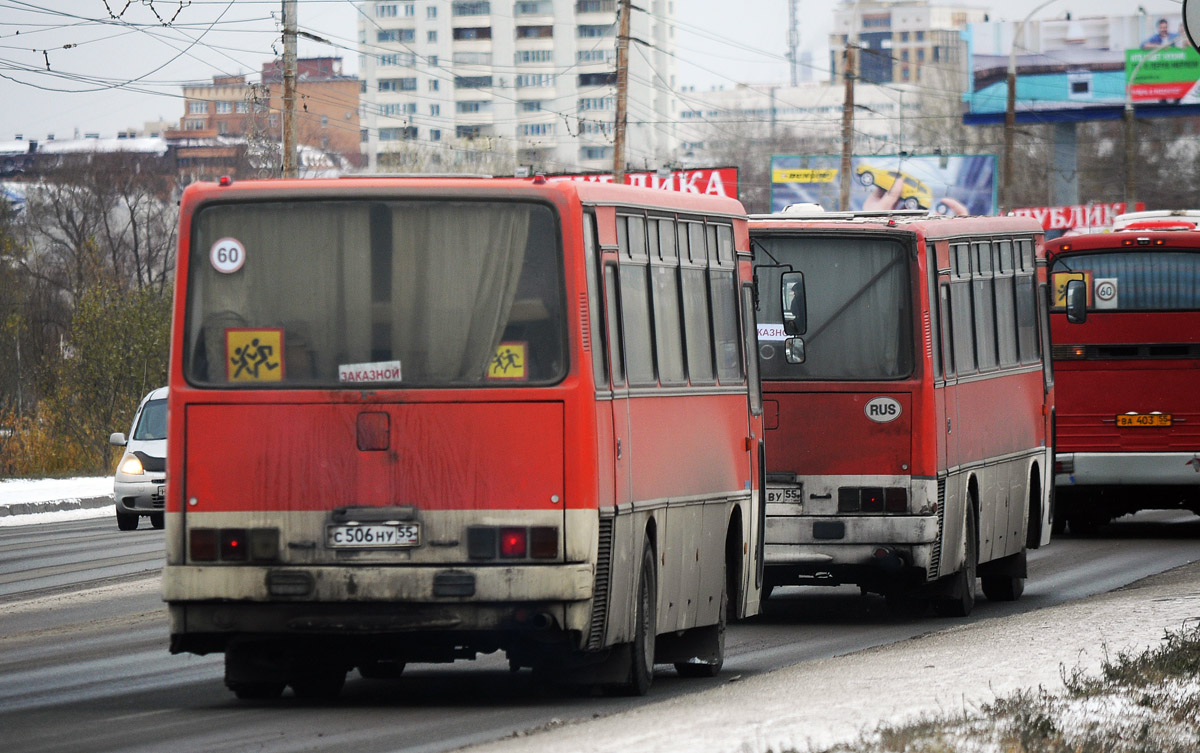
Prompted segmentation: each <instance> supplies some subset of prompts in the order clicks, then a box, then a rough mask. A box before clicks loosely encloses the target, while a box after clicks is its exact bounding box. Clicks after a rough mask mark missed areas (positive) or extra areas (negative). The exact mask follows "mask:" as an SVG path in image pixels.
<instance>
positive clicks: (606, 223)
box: [596, 207, 640, 543]
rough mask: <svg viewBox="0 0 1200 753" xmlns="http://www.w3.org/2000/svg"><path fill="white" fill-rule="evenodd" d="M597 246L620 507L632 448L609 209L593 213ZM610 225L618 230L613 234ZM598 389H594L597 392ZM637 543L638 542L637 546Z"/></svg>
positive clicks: (629, 489)
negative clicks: (598, 241) (597, 229)
mask: <svg viewBox="0 0 1200 753" xmlns="http://www.w3.org/2000/svg"><path fill="white" fill-rule="evenodd" d="M596 214H597V219H598V220H599V237H600V244H601V246H600V247H601V256H600V259H601V264H600V269H601V281H600V282H601V285H602V286H603V289H604V324H603V327H604V330H605V343H606V345H607V347H608V365H609V369H608V370H609V374H608V377H609V380H610V386H611V389H612V400H611V411H612V412H611V420H612V448H611V450H610V451H611V453H612V455H611V456H612V458H613V474H614V475H613V504H614V505H617V506H618V507H620V506H621V505H628V504H629V503H630V502H632V501H633V470H632V464H631V463H630V456H631V452H632V451H633V447H632V446H631V443H630V436H629V434H630V432H629V386H628V381H627V378H626V370H625V349H624V345H623V340H624V333H623V331H622V327H621V279H620V268H619V267H618V264H617V256H618V254H617V248H618V247H617V238H618V236H619V237H621V238H625V237H626V228H625V218H624V217H619V216H616V213H615V210H614V209H612V208H610V207H599V208H597V210H596ZM614 225H615V226H616V227H619V228H620V229H619V230H616V231H615V232H614ZM599 387H600V386H599V385H597V388H598V389H599ZM639 543H640V542H639Z"/></svg>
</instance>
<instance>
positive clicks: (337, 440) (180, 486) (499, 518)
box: [163, 177, 763, 698]
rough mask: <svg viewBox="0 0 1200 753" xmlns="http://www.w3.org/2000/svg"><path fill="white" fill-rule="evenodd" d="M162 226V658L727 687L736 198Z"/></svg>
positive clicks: (746, 610)
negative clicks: (696, 680)
mask: <svg viewBox="0 0 1200 753" xmlns="http://www.w3.org/2000/svg"><path fill="white" fill-rule="evenodd" d="M180 212H181V215H180V223H181V224H180V236H179V238H180V249H179V266H178V273H177V278H176V291H175V309H174V324H173V335H172V337H173V340H172V351H171V363H170V387H171V391H170V398H169V403H168V407H169V415H170V422H169V432H168V433H169V440H168V441H169V445H168V447H169V453H168V457H169V459H170V460H169V462H170V469H169V473H168V474H167V477H168V479H169V482H168V487H167V501H166V527H167V564H166V568H165V570H164V574H163V590H164V599H165V600H166V601H167V603H168V605H169V612H170V631H171V650H172V652H176V653H178V652H192V653H197V654H204V653H210V652H224V654H225V682H226V685H227V686H228V687H229V688H230V689H231V690H233V691H234V692H235V693H236V694H237V695H238V696H239V697H244V698H246V697H257V698H263V697H275V696H278V695H279V694H280V693H282V692H283V690H284V688H285V686H288V685H290V686H291V687H292V689H293V692H294V693H295V694H296V695H298V696H302V697H304V696H309V697H329V696H333V695H336V694H337V693H338V692H340V690H341V687H342V685H343V683H344V681H345V677H346V674H347V672H348V671H349V670H350V669H351V668H358V670H359V671H360V673H361V674H362V675H364V676H371V677H381V676H382V677H385V676H394V675H396V674H397V673H399V672H400V671H402V670H403V668H404V667H405V665H406V664H408V663H410V662H449V661H454V660H455V659H460V658H475V656H476V655H477V654H479V653H487V652H493V651H498V650H502V651H504V652H506V654H507V657H508V661H509V663H510V666H512V667H513V668H514V669H516V668H521V667H532V668H533V669H534V670H535V671H542V672H547V673H549V674H551V675H553V676H554V677H555V678H560V677H561V678H562V679H564V680H566V681H569V682H580V683H588V684H596V685H605V686H612V687H615V688H619V689H622V690H624V691H626V692H629V693H638V694H640V693H644V692H645V691H646V689H647V688H648V686H649V684H650V681H651V679H652V677H653V668H654V664H656V663H660V664H664V663H665V664H674V665H675V667H676V669H677V671H678V672H679V673H680V674H682V675H690V676H706V675H713V674H715V673H716V672H717V671H718V670H719V669H720V667H721V663H722V661H723V655H724V654H723V652H724V632H725V623H726V620H727V619H731V618H738V617H742V616H745V615H748V614H753V613H755V612H756V611H757V609H758V602H759V594H760V584H761V579H762V573H761V568H760V566H759V565H760V563H761V545H760V544H759V541H760V539H761V530H762V522H761V519H760V516H761V515H762V512H761V504H760V502H759V498H758V491H759V489H760V488H761V481H760V475H761V468H762V463H761V457H762V452H763V451H762V446H761V443H762V430H761V420H762V419H761V395H760V394H759V391H758V375H757V372H756V366H757V362H756V361H755V360H754V359H753V358H751V359H749V360H748V361H747V358H746V352H747V348H746V345H745V344H746V343H747V342H752V338H753V335H754V332H755V326H754V318H753V317H754V311H753V303H752V302H753V295H752V292H753V291H752V287H751V279H752V278H751V264H750V256H749V247H748V242H749V241H748V236H747V232H746V221H745V214H744V212H743V209H742V207H741V204H739V203H738V202H737V201H734V200H730V199H724V198H714V197H705V196H690V195H686V194H682V193H674V192H665V191H652V190H649V189H638V188H632V187H627V186H612V185H602V184H595V183H575V182H556V183H547V182H546V181H545V179H543V178H540V177H539V178H534V179H531V180H516V179H495V180H493V179H483V178H474V179H466V178H457V179H455V178H445V179H442V178H424V179H403V178H358V179H340V180H305V181H294V180H293V181H285V180H272V181H248V182H233V181H230V180H228V179H222V180H221V182H220V183H219V184H218V183H198V184H193V185H192V186H189V187H188V189H187V190H186V191H185V192H184V195H183V199H182V204H181V209H180ZM748 338H749V339H748ZM751 353H752V351H751Z"/></svg>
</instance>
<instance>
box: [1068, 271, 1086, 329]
mask: <svg viewBox="0 0 1200 753" xmlns="http://www.w3.org/2000/svg"><path fill="white" fill-rule="evenodd" d="M1067 321H1068V322H1070V323H1071V324H1083V323H1084V322H1086V321H1087V288H1086V287H1085V286H1084V282H1083V280H1071V281H1069V282H1068V283H1067Z"/></svg>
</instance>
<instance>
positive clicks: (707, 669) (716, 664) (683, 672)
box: [675, 563, 730, 677]
mask: <svg viewBox="0 0 1200 753" xmlns="http://www.w3.org/2000/svg"><path fill="white" fill-rule="evenodd" d="M721 582H722V584H723V585H722V588H721V608H720V612H719V615H718V617H717V624H716V625H713V626H712V627H711V629H712V630H715V631H716V641H715V643H716V649H717V650H716V656H715V657H714V658H712V659H710V660H709V661H699V662H686V661H681V662H675V671H676V672H678V673H679V676H680V677H716V676H717V674H718V673H720V671H721V667H722V666H723V665H724V664H725V626H726V624H727V623H728V622H729V591H730V588H729V563H726V564H725V572H724V573H723V577H722V579H721ZM701 629H702V630H704V629H709V628H701Z"/></svg>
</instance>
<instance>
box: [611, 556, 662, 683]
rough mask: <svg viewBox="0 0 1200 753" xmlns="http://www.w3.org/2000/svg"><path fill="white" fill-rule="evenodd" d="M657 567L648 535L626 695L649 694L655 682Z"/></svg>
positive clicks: (639, 587) (640, 579) (639, 584)
mask: <svg viewBox="0 0 1200 753" xmlns="http://www.w3.org/2000/svg"><path fill="white" fill-rule="evenodd" d="M654 565H655V562H654V546H653V545H652V544H651V543H650V537H649V536H647V537H646V540H645V541H644V542H643V543H642V574H641V577H640V578H639V579H638V595H637V615H636V619H637V625H636V627H635V629H634V634H633V650H632V651H630V652H629V654H630V659H631V661H630V662H629V679H628V680H627V681H626V682H624V683H622V684H621V685H620V686H619V690H620V692H621V693H622V694H623V695H646V693H647V691H649V690H650V683H651V682H652V681H653V680H654V634H655V631H657V629H658V614H657V612H658V606H657V602H658V599H657V595H658V589H657V581H658V579H657V577H656V576H655V572H654Z"/></svg>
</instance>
